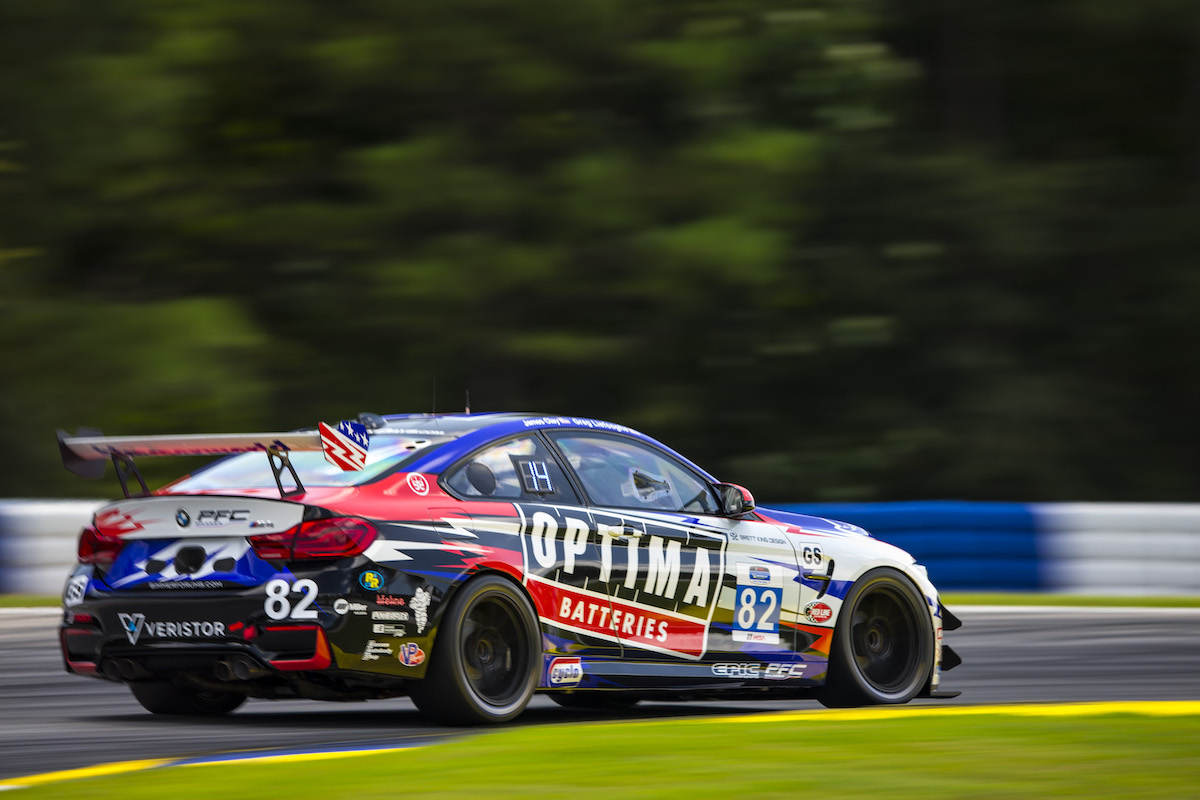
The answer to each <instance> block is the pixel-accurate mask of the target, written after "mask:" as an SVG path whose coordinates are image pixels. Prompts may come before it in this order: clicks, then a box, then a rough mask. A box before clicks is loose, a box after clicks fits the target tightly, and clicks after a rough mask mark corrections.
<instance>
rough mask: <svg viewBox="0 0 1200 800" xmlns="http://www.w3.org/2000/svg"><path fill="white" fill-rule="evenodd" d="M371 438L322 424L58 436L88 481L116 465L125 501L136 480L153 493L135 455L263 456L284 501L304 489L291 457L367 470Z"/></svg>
mask: <svg viewBox="0 0 1200 800" xmlns="http://www.w3.org/2000/svg"><path fill="white" fill-rule="evenodd" d="M369 445H370V439H369V437H368V436H367V428H366V426H365V425H363V424H361V423H358V422H353V421H350V420H343V421H342V422H340V423H338V425H337V426H336V427H333V426H330V425H326V424H325V423H324V422H322V423H319V424H318V426H317V430H315V431H305V432H299V433H297V432H289V433H185V434H171V435H161V436H104V435H103V434H101V432H100V431H98V430H95V429H93V428H80V429H79V432H78V433H77V434H76V435H75V436H68V435H67V433H66V432H65V431H61V430H60V431H59V432H58V449H59V452H60V453H61V454H62V460H63V466H64V467H66V468H67V469H68V470H70V471H71V472H73V473H75V474H76V475H79V476H81V477H84V478H100V477H102V476H103V475H104V464H105V462H107V461H109V460H111V461H112V463H113V466H114V467H115V468H116V471H117V478H118V479H119V480H120V481H121V490H122V491H124V493H125V496H126V497H132V496H133V495H131V494H130V491H129V482H130V479H131V478H134V479H136V480H137V482H138V485H139V486H140V488H141V495H142V496H145V495H148V494H150V489H149V487H147V486H146V481H145V479H143V478H142V474H141V472H139V471H138V468H137V465H136V464H135V463H134V461H133V459H134V458H135V457H136V456H222V455H231V454H235V453H254V452H264V453H266V454H267V461H268V463H270V465H271V474H272V475H273V476H274V477H275V485H276V486H277V487H278V488H279V496H280V497H288V496H291V495H296V494H302V493H303V492H304V486H303V485H302V484H301V483H300V476H299V475H297V474H296V469H295V467H293V466H292V462H291V459H290V458H289V457H288V453H290V452H292V451H302V450H303V451H313V450H320V451H323V452H324V453H325V460H326V461H328V462H330V463H331V464H334V465H335V466H338V467H340V468H341V469H343V470H360V469H362V468H363V467H365V466H366V462H367V448H368V446H369ZM284 470H287V472H288V473H289V475H290V477H291V479H292V481H293V482H294V483H295V487H294V488H292V489H284V488H283V481H282V478H281V476H282V474H283V472H284Z"/></svg>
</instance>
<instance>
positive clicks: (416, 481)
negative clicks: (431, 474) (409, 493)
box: [408, 472, 429, 497]
mask: <svg viewBox="0 0 1200 800" xmlns="http://www.w3.org/2000/svg"><path fill="white" fill-rule="evenodd" d="M408 488H410V489H412V490H413V492H414V493H415V494H419V495H421V496H422V497H424V496H425V495H427V494H429V479H428V478H426V477H425V476H424V475H422V474H421V473H419V472H410V473H409V474H408Z"/></svg>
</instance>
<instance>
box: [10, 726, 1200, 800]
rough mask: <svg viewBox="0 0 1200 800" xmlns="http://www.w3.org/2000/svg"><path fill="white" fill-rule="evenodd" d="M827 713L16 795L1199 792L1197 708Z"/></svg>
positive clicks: (135, 777) (238, 767) (328, 797)
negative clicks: (873, 715) (1180, 712)
mask: <svg viewBox="0 0 1200 800" xmlns="http://www.w3.org/2000/svg"><path fill="white" fill-rule="evenodd" d="M924 711H925V712H927V713H922V714H919V715H916V716H912V715H902V714H897V715H893V716H894V718H889V719H841V720H839V719H838V718H837V714H836V713H827V714H825V715H824V718H823V716H822V713H821V712H816V713H806V714H803V715H800V714H794V713H793V714H791V715H790V716H789V718H787V719H772V717H771V716H758V717H753V718H747V717H732V718H731V717H726V718H706V719H692V720H669V721H649V722H636V723H630V724H613V723H601V724H597V723H589V724H578V725H545V726H539V727H525V728H515V729H507V730H499V731H489V732H488V733H487V734H486V735H479V736H473V737H471V738H468V739H464V740H459V741H454V742H449V743H445V744H438V745H434V746H431V747H427V748H422V749H417V750H408V751H401V752H392V753H386V754H378V755H363V756H352V757H345V758H339V759H336V760H326V761H315V762H294V761H293V762H287V763H274V764H262V763H260V764H234V765H229V764H226V765H221V766H209V765H205V766H188V767H173V768H169V769H160V770H151V771H148V772H140V773H131V774H126V775H120V776H113V777H104V778H89V779H83V780H74V781H71V782H70V783H55V784H49V785H45V786H41V787H35V788H31V789H28V790H25V791H21V792H19V793H17V794H14V795H12V797H14V798H18V797H19V798H22V800H34V799H35V798H59V797H64V796H70V797H71V798H73V799H74V798H108V797H113V798H118V797H119V798H122V800H143V799H144V800H162V798H164V797H169V798H171V800H189V799H190V798H195V799H196V800H211V798H212V797H213V794H214V792H217V793H218V794H222V795H224V796H228V797H247V798H257V797H286V798H320V800H340V799H341V798H345V799H346V800H362V799H363V798H364V797H396V796H404V797H420V798H422V800H439V799H440V798H462V797H486V798H488V800H502V799H503V798H529V797H535V798H539V800H547V799H549V798H559V797H562V798H571V800H588V798H597V800H599V799H600V798H603V800H611V798H614V797H619V798H623V799H624V798H639V799H641V798H647V799H648V798H708V797H735V798H756V799H757V798H788V800H795V799H796V798H798V797H805V796H824V797H838V798H859V797H862V798H872V800H877V799H878V798H881V797H886V798H888V800H905V799H906V798H921V799H922V800H928V798H950V797H954V798H960V797H970V798H972V799H973V800H975V799H976V798H981V799H982V800H989V799H990V798H997V799H998V798H1048V797H1089V798H1094V797H1138V798H1181V797H1189V796H1190V797H1194V796H1196V791H1197V787H1198V786H1200V757H1198V755H1200V745H1198V744H1197V730H1198V729H1200V716H1197V715H1196V711H1195V707H1194V704H1193V706H1192V707H1191V708H1190V709H1189V711H1190V715H1187V716H1162V717H1155V716H1143V715H1140V714H1128V713H1115V714H1103V715H1085V716H1061V717H1060V716H1025V715H1021V714H1016V713H1011V714H1010V713H997V714H991V713H988V714H980V713H978V711H976V712H974V713H971V714H947V713H941V712H942V709H938V708H936V707H935V708H928V709H924Z"/></svg>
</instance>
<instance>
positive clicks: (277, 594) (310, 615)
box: [263, 578, 317, 619]
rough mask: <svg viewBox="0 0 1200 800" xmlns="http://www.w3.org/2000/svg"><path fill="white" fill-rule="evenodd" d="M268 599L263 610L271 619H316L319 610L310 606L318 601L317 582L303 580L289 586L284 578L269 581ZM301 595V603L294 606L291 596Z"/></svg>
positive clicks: (307, 579)
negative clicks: (294, 594)
mask: <svg viewBox="0 0 1200 800" xmlns="http://www.w3.org/2000/svg"><path fill="white" fill-rule="evenodd" d="M265 588H266V590H267V599H266V602H265V603H263V610H264V611H266V612H267V616H268V617H270V618H271V619H288V618H289V617H290V618H291V619H316V618H317V610H316V609H315V608H310V606H311V605H312V604H313V603H315V602H316V600H317V582H316V581H314V580H311V579H309V578H301V579H300V580H298V581H296V582H295V583H292V584H289V583H288V582H287V581H285V580H284V579H283V578H275V579H274V580H270V581H267V585H266V587H265ZM293 593H299V594H300V601H299V602H297V603H296V604H295V605H292V601H291V595H292V594H293Z"/></svg>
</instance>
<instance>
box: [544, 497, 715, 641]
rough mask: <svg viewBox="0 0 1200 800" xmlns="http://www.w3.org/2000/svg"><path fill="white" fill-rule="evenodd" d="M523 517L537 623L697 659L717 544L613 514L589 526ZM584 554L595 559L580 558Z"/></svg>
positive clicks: (549, 510)
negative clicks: (688, 538)
mask: <svg viewBox="0 0 1200 800" xmlns="http://www.w3.org/2000/svg"><path fill="white" fill-rule="evenodd" d="M528 512H529V513H528V514H527V515H526V517H525V519H526V522H525V523H524V525H523V528H522V532H523V533H524V534H525V536H526V539H525V542H526V544H527V548H528V549H527V551H526V553H527V556H530V557H531V558H528V566H527V568H526V585H527V587H528V589H529V591H530V592H531V593H532V594H533V596H534V603H535V605H536V606H537V608H538V611H539V613H540V614H541V617H542V619H544V620H545V621H547V622H549V623H551V624H553V625H555V626H558V627H561V628H563V629H565V630H570V631H575V632H579V633H584V634H587V635H589V636H595V637H597V638H600V639H604V640H606V641H614V642H621V643H622V644H627V645H629V646H632V647H637V648H639V649H643V650H651V651H655V652H660V653H667V654H671V655H678V656H682V657H684V658H691V659H696V658H700V657H701V656H702V655H703V654H704V653H705V651H706V650H707V647H708V644H707V637H708V626H709V621H710V619H711V616H712V613H713V610H714V608H715V605H716V598H717V595H718V594H719V591H718V590H719V589H720V586H721V575H722V573H723V567H724V552H723V550H724V545H725V542H724V539H723V538H722V539H717V538H715V537H714V539H713V540H711V541H705V542H701V543H698V544H695V545H693V544H691V543H689V542H685V541H684V539H683V537H681V536H680V535H679V534H680V531H679V530H678V529H675V528H672V527H669V526H664V527H661V528H660V527H658V526H657V525H656V524H654V523H652V522H646V521H644V520H640V519H632V518H626V517H625V516H622V515H620V514H612V513H608V512H593V514H592V516H593V522H594V526H593V523H589V522H588V521H585V520H584V519H581V518H579V517H576V516H572V515H571V514H570V513H566V512H564V511H562V510H559V509H555V508H553V507H547V506H539V507H529V508H528ZM628 529H632V530H633V531H634V532H635V533H636V534H638V535H633V536H628V535H626V531H627V530H628ZM589 549H590V552H592V553H595V554H596V555H598V556H599V558H598V559H596V558H594V557H593V558H588V557H587V555H586V554H587V553H589ZM597 561H598V562H599V563H596V562H597ZM583 584H586V585H592V584H595V585H598V586H605V587H607V588H608V590H609V591H605V592H598V591H594V590H592V589H581V588H580V586H581V585H583Z"/></svg>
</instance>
